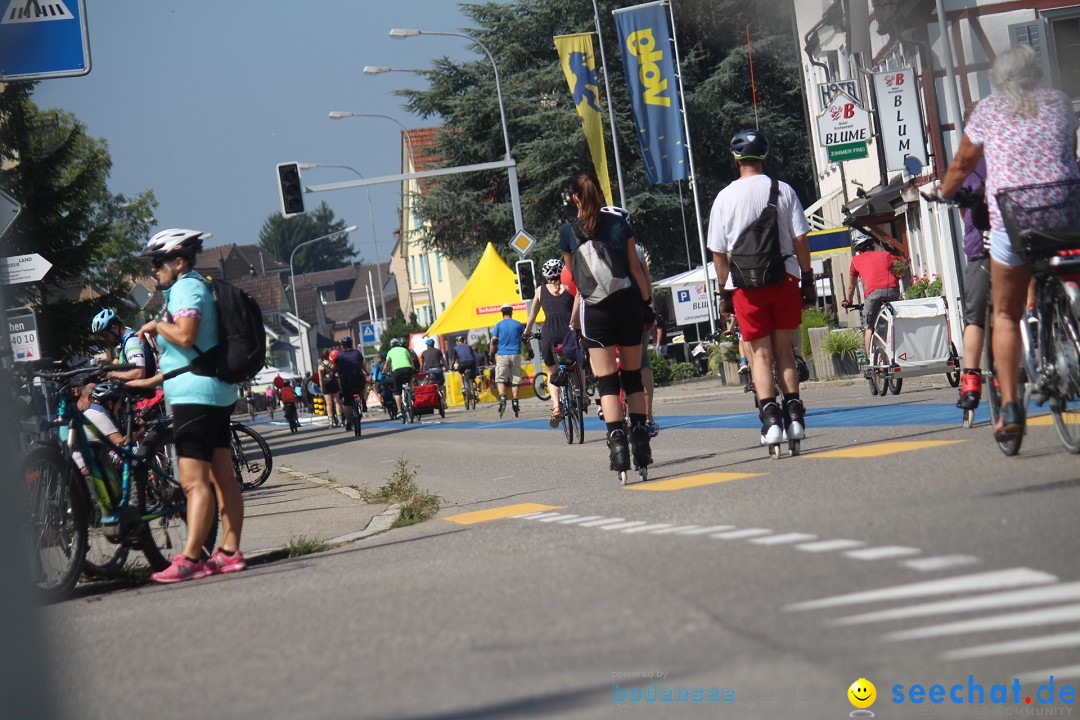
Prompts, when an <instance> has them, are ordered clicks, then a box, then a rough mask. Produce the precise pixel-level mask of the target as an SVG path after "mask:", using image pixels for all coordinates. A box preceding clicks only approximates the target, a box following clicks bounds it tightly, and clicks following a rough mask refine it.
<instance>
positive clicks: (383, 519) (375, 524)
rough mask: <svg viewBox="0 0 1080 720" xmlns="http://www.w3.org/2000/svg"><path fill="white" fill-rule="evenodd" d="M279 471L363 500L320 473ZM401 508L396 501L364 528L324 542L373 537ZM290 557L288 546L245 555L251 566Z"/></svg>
mask: <svg viewBox="0 0 1080 720" xmlns="http://www.w3.org/2000/svg"><path fill="white" fill-rule="evenodd" d="M277 471H278V472H282V473H285V474H286V475H291V476H293V477H295V478H299V479H301V480H306V481H308V482H310V483H312V484H314V485H322V486H323V487H326V488H329V489H331V490H336V491H337V492H339V493H341V494H342V495H345V496H346V497H350V498H352V499H353V500H360V501H363V498H362V497H361V495H360V492H359V491H358V490H357V489H356V488H354V487H350V486H347V485H338V484H337V483H335V482H333V481H331V480H328V479H327V478H324V477H319V476H318V475H309V474H308V473H303V472H300V471H298V470H292V469H286V468H278V469H277ZM401 510H402V505H401V503H394V504H393V505H391V506H389V507H388V508H386V509H385V510H383V511H382V512H381V513H379V514H378V515H376V516H375V517H373V518H371V520H369V521H368V524H367V526H366V527H365V528H364V529H363V530H359V531H357V532H353V533H347V534H345V535H339V536H338V537H336V538H331V539H329V540H324V541H323V542H326V543H327V544H329V545H331V546H333V548H337V547H340V546H341V545H346V544H348V543H351V542H355V541H357V540H363V539H364V538H368V537H371V536H372V535H378V534H379V533H383V532H386V531H387V530H389V529H390V528H391V527H393V525H394V523H395V522H397V519H398V518H399V517H401ZM312 554H314V553H312ZM288 557H289V549H288V547H278V548H265V549H262V550H256V551H254V552H252V553H250V554H245V555H244V559H245V560H246V561H247V564H248V566H249V567H255V566H258V565H266V564H268V563H272V562H277V561H279V560H285V559H287V558H288Z"/></svg>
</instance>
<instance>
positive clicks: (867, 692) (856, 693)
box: [847, 678, 877, 708]
mask: <svg viewBox="0 0 1080 720" xmlns="http://www.w3.org/2000/svg"><path fill="white" fill-rule="evenodd" d="M847 696H848V700H850V701H851V704H852V705H854V706H855V707H857V708H868V707H870V706H871V705H873V704H874V700H876V699H877V688H875V687H874V683H872V682H870V681H869V680H867V679H866V678H859V679H858V680H856V681H855V682H853V683H851V687H849V688H848V690H847Z"/></svg>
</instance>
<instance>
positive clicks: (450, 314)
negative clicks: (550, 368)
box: [427, 243, 544, 335]
mask: <svg viewBox="0 0 1080 720" xmlns="http://www.w3.org/2000/svg"><path fill="white" fill-rule="evenodd" d="M515 280H516V278H515V276H514V271H513V270H511V269H510V266H509V265H507V264H506V262H504V261H503V259H502V258H501V257H499V253H498V252H496V250H495V247H494V246H493V245H492V244H491V243H488V246H487V247H486V248H484V254H483V256H482V257H481V258H480V262H479V263H477V265H476V269H475V270H473V273H472V275H471V276H470V277H469V282H467V283H465V287H464V288H463V289H462V290H461V292H460V293H459V294H458V295H457V297H455V298H454V299H453V300H452V301H451V302H450V306H449V307H447V308H446V310H444V311H443V312H442V314H441V315H439V317H438V318H436V320H435V322H433V323H432V324H431V326H430V327H429V328H428V329H427V334H428V335H449V334H452V333H458V332H465V331H467V330H475V329H477V328H487V327H493V326H494V325H495V324H496V323H498V322H499V321H500V320H502V314H501V313H500V312H499V309H500V308H501V307H502V306H503V305H505V304H507V303H510V304H511V305H513V306H514V319H515V320H518V321H520V322H525V321H526V320H527V319H528V314H526V312H525V303H524V302H522V301H521V300H520V299H519V298H518V294H517V283H516V282H515ZM537 320H538V321H539V322H543V320H544V313H543V311H542V310H541V311H540V315H539V317H538V318H537Z"/></svg>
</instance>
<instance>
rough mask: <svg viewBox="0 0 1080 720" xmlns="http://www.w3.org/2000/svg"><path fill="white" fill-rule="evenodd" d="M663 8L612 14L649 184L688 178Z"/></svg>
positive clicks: (654, 5) (652, 6)
mask: <svg viewBox="0 0 1080 720" xmlns="http://www.w3.org/2000/svg"><path fill="white" fill-rule="evenodd" d="M665 8H666V5H665V4H663V3H649V4H647V5H638V6H637V7H631V8H623V9H621V10H616V11H614V12H613V13H612V14H613V15H614V17H615V29H616V31H617V32H618V34H619V46H620V47H621V48H622V57H623V70H624V71H625V73H626V85H627V87H628V88H629V90H630V104H631V105H632V106H633V108H634V119H635V120H636V121H637V129H638V141H639V142H640V143H641V155H642V157H643V158H644V160H645V173H646V176H647V177H648V180H649V182H650V183H651V184H654V185H655V184H656V183H663V182H671V181H673V180H683V179H685V178H688V177H690V169H689V165H688V164H687V160H686V141H685V136H684V135H683V121H682V113H681V112H680V105H679V81H678V79H677V78H676V77H675V62H674V51H673V49H672V45H671V33H670V32H669V30H668V19H667V12H666V9H665Z"/></svg>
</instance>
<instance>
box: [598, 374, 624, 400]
mask: <svg viewBox="0 0 1080 720" xmlns="http://www.w3.org/2000/svg"><path fill="white" fill-rule="evenodd" d="M596 392H597V393H598V394H599V395H600V397H604V396H605V395H618V394H619V376H618V375H617V374H614V373H613V374H611V375H601V376H599V377H598V378H596Z"/></svg>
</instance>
